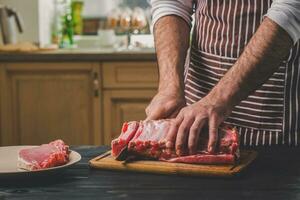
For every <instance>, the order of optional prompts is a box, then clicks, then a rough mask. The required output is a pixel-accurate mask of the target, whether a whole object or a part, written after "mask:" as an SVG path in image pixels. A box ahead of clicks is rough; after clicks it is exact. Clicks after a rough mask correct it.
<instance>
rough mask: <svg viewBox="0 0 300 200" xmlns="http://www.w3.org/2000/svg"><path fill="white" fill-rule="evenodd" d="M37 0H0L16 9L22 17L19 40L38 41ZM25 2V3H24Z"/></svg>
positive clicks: (0, 2) (1, 2)
mask: <svg viewBox="0 0 300 200" xmlns="http://www.w3.org/2000/svg"><path fill="white" fill-rule="evenodd" d="M38 1H39V0H0V4H4V5H7V6H10V7H12V8H14V9H16V10H17V11H18V12H19V14H20V17H21V18H22V19H23V20H22V21H23V24H24V27H23V28H24V33H22V34H18V40H19V41H30V42H38V40H39V33H38V31H37V29H38V23H39V22H38ZM25 2H26V3H25Z"/></svg>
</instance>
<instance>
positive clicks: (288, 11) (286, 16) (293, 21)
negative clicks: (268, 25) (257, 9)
mask: <svg viewBox="0 0 300 200" xmlns="http://www.w3.org/2000/svg"><path fill="white" fill-rule="evenodd" d="M266 16H267V17H269V18H270V19H272V20H273V21H274V22H276V23H277V24H278V25H279V26H281V27H282V28H283V29H284V30H285V31H286V32H287V33H288V34H289V35H290V36H291V38H292V40H293V42H294V43H296V42H297V41H298V40H299V39H300V0H274V1H273V3H272V5H271V7H270V8H269V10H268V12H267V14H266Z"/></svg>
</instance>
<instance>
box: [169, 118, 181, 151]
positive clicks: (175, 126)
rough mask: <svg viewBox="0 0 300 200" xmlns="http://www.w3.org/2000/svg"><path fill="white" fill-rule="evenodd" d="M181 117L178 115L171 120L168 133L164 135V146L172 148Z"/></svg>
mask: <svg viewBox="0 0 300 200" xmlns="http://www.w3.org/2000/svg"><path fill="white" fill-rule="evenodd" d="M182 120H183V118H182V117H181V116H178V117H177V118H176V119H175V120H172V122H171V126H170V128H169V131H168V134H167V136H166V139H165V140H166V147H167V148H168V149H172V148H174V144H175V140H176V135H177V132H178V128H179V126H180V124H181V122H182Z"/></svg>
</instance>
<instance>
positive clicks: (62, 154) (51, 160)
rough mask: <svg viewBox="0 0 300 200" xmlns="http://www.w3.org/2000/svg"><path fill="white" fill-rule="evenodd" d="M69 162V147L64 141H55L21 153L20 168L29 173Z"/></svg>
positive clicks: (19, 158)
mask: <svg viewBox="0 0 300 200" xmlns="http://www.w3.org/2000/svg"><path fill="white" fill-rule="evenodd" d="M68 161H69V146H68V145H66V144H65V143H64V142H63V141H62V140H55V141H53V142H50V143H49V144H43V145H41V146H38V147H33V148H29V149H22V150H20V151H19V157H18V168H22V169H26V170H29V171H34V170H39V169H45V168H50V167H55V166H59V165H63V164H66V163H67V162H68Z"/></svg>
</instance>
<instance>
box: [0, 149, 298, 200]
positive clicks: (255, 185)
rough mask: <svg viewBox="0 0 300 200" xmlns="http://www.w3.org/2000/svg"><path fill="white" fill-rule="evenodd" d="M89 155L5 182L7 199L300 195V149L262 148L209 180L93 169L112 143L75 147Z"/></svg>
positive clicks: (1, 183)
mask: <svg viewBox="0 0 300 200" xmlns="http://www.w3.org/2000/svg"><path fill="white" fill-rule="evenodd" d="M73 149H74V150H76V151H78V152H79V153H80V154H81V155H82V157H83V159H82V160H81V162H80V163H78V164H77V165H75V166H73V167H71V168H69V169H66V170H64V171H62V172H60V173H58V174H53V175H51V176H47V177H36V178H34V179H30V178H22V179H18V180H0V200H6V199H28V200H34V199H51V200H55V199H138V200H140V199H143V200H146V199H151V200H158V199H172V200H173V199H186V200H187V199H230V200H232V199H239V200H244V199H272V200H274V199H284V200H286V199H300V154H299V153H300V150H299V149H295V148H294V149H273V150H269V149H260V150H259V151H260V156H259V157H258V159H257V160H256V162H255V163H253V164H252V165H251V166H250V168H249V169H248V170H247V171H246V172H245V173H244V174H242V175H241V176H239V177H235V178H230V179H224V178H203V177H183V176H181V177H180V176H166V175H153V174H141V173H126V172H113V171H102V170H94V169H90V168H89V166H88V161H89V160H90V159H91V158H93V157H95V156H97V155H98V154H100V153H102V152H104V151H106V150H107V149H108V148H107V147H88V146H81V147H74V148H73Z"/></svg>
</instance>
